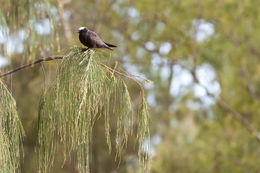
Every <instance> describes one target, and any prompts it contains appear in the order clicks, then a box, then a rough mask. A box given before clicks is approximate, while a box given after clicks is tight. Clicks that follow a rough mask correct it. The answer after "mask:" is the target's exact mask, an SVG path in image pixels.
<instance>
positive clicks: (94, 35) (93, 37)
mask: <svg viewBox="0 0 260 173" xmlns="http://www.w3.org/2000/svg"><path fill="white" fill-rule="evenodd" d="M89 37H90V39H91V40H92V41H93V42H95V43H96V44H97V45H104V44H105V43H104V42H103V40H102V39H101V38H100V37H99V36H98V35H97V33H95V32H93V31H89Z"/></svg>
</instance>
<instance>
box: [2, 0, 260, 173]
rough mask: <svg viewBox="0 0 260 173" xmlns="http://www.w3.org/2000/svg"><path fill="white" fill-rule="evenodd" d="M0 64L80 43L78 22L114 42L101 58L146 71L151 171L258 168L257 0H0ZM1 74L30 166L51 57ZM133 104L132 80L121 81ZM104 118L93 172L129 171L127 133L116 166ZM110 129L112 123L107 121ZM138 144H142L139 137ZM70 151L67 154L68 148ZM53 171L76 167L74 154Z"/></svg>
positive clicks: (133, 166) (28, 167)
mask: <svg viewBox="0 0 260 173" xmlns="http://www.w3.org/2000/svg"><path fill="white" fill-rule="evenodd" d="M0 2H1V7H0V10H1V11H0V18H1V23H0V71H1V72H2V73H3V72H5V71H7V70H9V69H12V68H13V67H16V66H19V65H21V64H24V63H27V62H29V61H32V60H34V59H38V58H40V57H46V56H49V55H63V54H64V53H65V52H66V50H68V49H69V48H70V47H72V46H73V45H81V44H80V42H79V41H78V35H76V34H74V31H76V30H77V29H78V28H79V27H81V26H86V27H88V28H89V29H90V30H94V31H96V32H97V33H98V34H99V35H100V36H101V38H103V40H105V41H107V42H109V43H112V44H116V45H118V48H116V49H115V50H114V51H113V52H110V51H108V50H97V51H99V52H101V53H102V54H104V55H105V56H107V60H104V61H107V63H109V64H114V63H116V62H117V63H118V66H119V67H120V68H123V69H124V70H126V71H127V72H128V73H131V74H134V75H139V76H144V77H146V78H148V79H150V80H152V81H153V82H152V83H145V82H143V85H144V88H145V90H146V95H147V102H148V104H149V112H150V117H151V127H150V129H151V153H150V155H151V162H150V166H151V172H152V173H183V172H202V173H204V172H214V173H219V172H224V173H225V172H226V173H230V172H235V173H240V172H241V173H242V172H260V164H259V163H260V157H259V155H260V133H259V130H260V125H259V123H260V78H259V76H260V50H259V45H260V9H259V7H260V1H259V0H244V1H236V0H217V1H212V0H203V1H200V0H161V1H158V0H136V1H134V0H89V1H86V0H85V1H84V0H59V1H54V0H41V1H40V0H19V1H17V0H0ZM44 66H45V67H44V71H43V70H42V69H41V66H37V67H34V68H30V69H26V70H24V71H21V72H19V73H16V74H14V75H12V76H9V77H7V78H4V79H3V80H4V81H5V83H6V84H7V85H8V87H9V88H10V90H11V91H12V93H13V95H14V97H15V99H16V101H17V107H18V111H19V115H20V117H21V120H22V123H23V126H24V129H25V132H26V137H25V140H24V150H25V155H24V160H23V161H22V172H24V173H31V172H37V164H36V152H35V147H36V141H37V110H38V103H39V98H40V96H41V93H42V89H43V87H45V86H46V85H48V83H50V82H51V81H52V80H53V78H54V77H55V72H56V68H57V64H56V63H55V62H48V63H44ZM129 89H130V92H131V94H132V100H133V102H135V101H136V99H137V97H138V92H139V88H138V86H136V84H135V83H132V82H129ZM103 126H104V124H103V122H102V120H100V121H98V122H97V124H96V126H95V127H94V130H93V133H94V134H93V136H94V139H93V142H92V145H93V148H92V161H91V170H92V172H94V173H107V172H111V173H115V172H129V173H130V172H136V170H137V165H138V158H137V152H136V150H137V149H136V146H135V145H134V144H135V138H134V137H133V138H132V139H131V140H130V141H129V144H128V147H127V148H126V149H125V151H124V153H123V156H122V160H121V163H120V166H118V162H115V159H114V158H115V152H113V151H112V153H111V154H109V152H108V148H107V146H106V138H105V134H104V127H103ZM113 128H114V129H115V128H116V126H115V125H114V127H112V130H113ZM144 145H145V144H144ZM72 155H73V154H72ZM56 158H57V159H56V161H55V163H54V168H53V172H60V173H72V172H77V171H76V168H75V161H74V160H73V156H72V159H69V160H67V161H66V163H65V164H64V166H62V164H63V163H62V161H63V155H62V154H60V155H57V157H56Z"/></svg>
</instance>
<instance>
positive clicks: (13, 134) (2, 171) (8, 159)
mask: <svg viewBox="0 0 260 173" xmlns="http://www.w3.org/2000/svg"><path fill="white" fill-rule="evenodd" d="M23 133H24V132H23V128H22V124H21V122H20V119H19V117H18V114H17V111H16V102H15V100H14V98H13V97H12V95H11V93H10V92H9V91H8V89H7V88H6V86H5V85H4V84H3V83H2V81H1V80H0V173H6V172H10V173H16V172H19V167H20V157H21V155H22V154H23V150H22V148H21V143H22V136H23Z"/></svg>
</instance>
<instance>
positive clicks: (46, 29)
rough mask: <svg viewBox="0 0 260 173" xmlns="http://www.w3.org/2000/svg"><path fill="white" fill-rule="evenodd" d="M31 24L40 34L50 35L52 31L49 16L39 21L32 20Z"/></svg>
mask: <svg viewBox="0 0 260 173" xmlns="http://www.w3.org/2000/svg"><path fill="white" fill-rule="evenodd" d="M30 25H31V27H32V28H33V29H34V30H35V31H36V32H37V34H39V35H49V34H50V33H51V23H50V19H48V18H45V19H43V20H40V21H39V22H31V23H30Z"/></svg>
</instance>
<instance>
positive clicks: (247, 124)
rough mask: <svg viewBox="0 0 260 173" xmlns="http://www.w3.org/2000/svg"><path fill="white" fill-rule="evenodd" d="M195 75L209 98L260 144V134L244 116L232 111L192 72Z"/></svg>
mask: <svg viewBox="0 0 260 173" xmlns="http://www.w3.org/2000/svg"><path fill="white" fill-rule="evenodd" d="M191 73H192V75H193V78H194V79H195V81H196V83H197V84H199V85H200V86H201V87H203V88H204V89H205V91H206V93H207V95H208V96H210V97H212V98H214V99H215V100H216V103H217V104H218V105H219V106H220V107H221V108H222V109H223V110H225V111H226V112H228V113H230V114H231V115H232V117H233V118H234V119H236V120H238V121H239V122H240V123H241V124H242V125H243V126H244V127H246V129H247V130H248V131H249V132H250V133H251V134H252V135H253V136H254V137H255V138H256V140H257V141H258V142H260V132H258V131H257V129H255V128H254V127H253V126H252V124H250V122H249V121H248V120H247V119H246V118H244V116H243V115H242V114H240V113H239V112H237V111H235V110H234V109H232V108H231V107H230V106H229V105H228V104H226V103H225V102H224V101H223V100H221V99H220V98H216V97H215V96H214V95H213V94H212V93H210V92H209V90H208V89H207V87H206V86H204V85H203V84H201V83H200V82H199V80H198V78H197V75H196V74H195V72H191Z"/></svg>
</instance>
